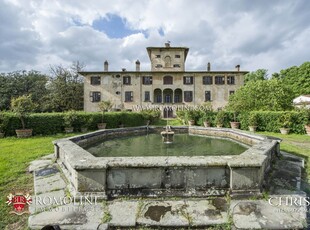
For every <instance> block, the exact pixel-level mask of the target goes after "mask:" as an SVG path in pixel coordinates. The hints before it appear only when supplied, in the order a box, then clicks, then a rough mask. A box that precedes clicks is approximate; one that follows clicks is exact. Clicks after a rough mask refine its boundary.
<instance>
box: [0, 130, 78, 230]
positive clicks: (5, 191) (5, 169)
mask: <svg viewBox="0 0 310 230" xmlns="http://www.w3.org/2000/svg"><path fill="white" fill-rule="evenodd" d="M72 135H73V134H72ZM64 137H68V135H65V134H59V135H54V136H48V137H32V138H29V139H17V138H15V137H10V138H4V139H0V229H5V227H7V229H27V227H26V226H27V219H28V216H27V215H22V216H17V215H13V214H9V211H11V210H12V207H8V206H7V204H6V203H5V202H6V199H7V198H6V197H7V195H9V193H11V192H15V191H24V192H26V191H28V192H30V193H32V190H33V179H32V174H30V173H28V172H27V168H28V166H29V163H30V162H31V161H33V160H35V159H37V158H39V157H42V156H44V155H48V154H50V153H53V151H54V149H53V145H52V141H53V140H56V139H60V138H64ZM14 223H15V224H14ZM7 225H9V226H7ZM19 227H21V228H19Z"/></svg>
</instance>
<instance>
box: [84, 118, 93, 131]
mask: <svg viewBox="0 0 310 230" xmlns="http://www.w3.org/2000/svg"><path fill="white" fill-rule="evenodd" d="M81 122H82V125H81V132H82V133H86V132H87V131H88V129H89V127H91V126H92V124H93V122H94V118H93V117H92V116H86V115H84V116H83V117H82V120H81Z"/></svg>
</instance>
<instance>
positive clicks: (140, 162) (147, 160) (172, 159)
mask: <svg viewBox="0 0 310 230" xmlns="http://www.w3.org/2000/svg"><path fill="white" fill-rule="evenodd" d="M163 129H164V127H154V126H140V127H132V128H118V129H107V130H98V131H95V132H91V133H87V134H82V135H78V136H74V137H70V138H65V139H60V140H56V141H54V142H53V143H54V145H55V146H56V148H55V149H59V148H61V150H62V151H64V152H65V155H66V157H65V158H66V161H67V162H69V163H70V165H71V167H72V168H74V169H77V170H82V169H94V170H95V169H103V168H108V167H163V166H165V167H167V166H170V167H171V166H172V167H179V166H187V167H198V166H214V167H216V166H229V167H261V166H262V164H263V163H264V161H265V160H266V159H267V158H268V154H269V152H270V151H271V149H273V148H274V147H275V146H276V145H277V144H278V141H276V140H270V139H268V138H267V137H265V136H262V135H257V134H253V133H249V132H246V131H241V130H234V129H227V128H204V127H199V126H190V127H188V126H172V127H171V129H172V130H173V131H174V132H176V133H184V132H187V133H189V134H194V135H195V134H199V135H200V134H203V135H205V136H213V135H216V136H217V137H224V138H232V139H234V140H237V141H239V142H241V143H246V144H249V140H250V142H251V143H250V144H252V146H251V147H250V148H249V149H247V150H246V151H245V152H243V153H242V154H240V155H231V156H230V155H228V156H227V155H226V156H191V157H187V156H177V157H176V156H154V157H143V156H141V157H95V156H93V155H92V154H90V153H89V152H88V151H86V150H85V149H83V148H82V147H80V146H79V144H80V143H82V142H85V141H87V140H88V139H91V138H93V139H96V140H100V139H104V137H105V136H109V135H128V134H132V133H146V132H147V130H149V131H151V132H160V131H162V130H163ZM58 151H59V150H58ZM55 154H56V156H58V153H57V150H56V153H55Z"/></svg>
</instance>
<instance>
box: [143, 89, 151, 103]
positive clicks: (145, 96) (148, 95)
mask: <svg viewBox="0 0 310 230" xmlns="http://www.w3.org/2000/svg"><path fill="white" fill-rule="evenodd" d="M144 101H150V91H145V92H144Z"/></svg>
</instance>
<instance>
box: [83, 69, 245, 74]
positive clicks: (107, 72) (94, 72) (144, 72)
mask: <svg viewBox="0 0 310 230" xmlns="http://www.w3.org/2000/svg"><path fill="white" fill-rule="evenodd" d="M248 72H249V71H194V70H193V71H80V72H78V73H79V74H81V75H90V74H123V75H126V74H154V73H162V74H167V75H169V74H176V73H181V74H195V73H197V74H201V73H205V74H206V75H207V74H225V73H230V74H237V73H241V74H247V73H248Z"/></svg>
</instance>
